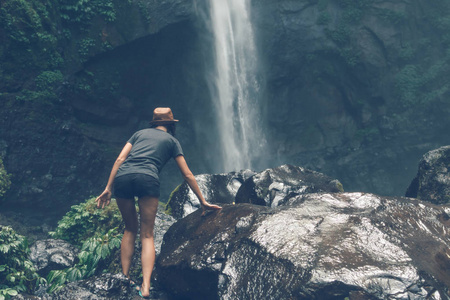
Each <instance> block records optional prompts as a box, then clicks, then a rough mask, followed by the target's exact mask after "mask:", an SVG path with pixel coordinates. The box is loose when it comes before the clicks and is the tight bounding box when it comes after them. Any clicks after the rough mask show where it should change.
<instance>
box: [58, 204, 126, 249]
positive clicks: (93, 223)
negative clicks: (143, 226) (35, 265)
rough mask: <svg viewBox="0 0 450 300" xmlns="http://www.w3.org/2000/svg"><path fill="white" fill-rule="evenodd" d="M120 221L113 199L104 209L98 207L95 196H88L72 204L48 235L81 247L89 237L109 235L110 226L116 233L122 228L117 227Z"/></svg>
mask: <svg viewBox="0 0 450 300" xmlns="http://www.w3.org/2000/svg"><path fill="white" fill-rule="evenodd" d="M121 222H122V217H121V215H120V212H119V209H118V207H117V204H116V202H115V201H112V202H111V204H110V205H108V206H107V207H105V208H104V209H98V208H97V203H96V202H95V198H90V199H88V200H86V201H85V202H83V203H80V204H78V205H73V206H72V207H71V209H70V211H69V212H68V213H67V214H66V215H65V216H64V217H63V218H62V219H61V220H60V221H59V222H58V227H57V228H56V230H55V231H54V232H50V235H51V236H52V237H53V238H58V239H63V240H65V241H68V242H69V243H71V244H73V245H75V246H78V247H81V246H82V244H83V242H84V241H85V240H87V239H88V238H90V237H93V236H103V235H106V234H107V233H109V234H110V235H111V234H112V233H111V232H110V230H111V228H116V232H117V233H118V232H122V230H121V229H122V228H119V227H120V224H121Z"/></svg>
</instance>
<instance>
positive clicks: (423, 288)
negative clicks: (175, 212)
mask: <svg viewBox="0 0 450 300" xmlns="http://www.w3.org/2000/svg"><path fill="white" fill-rule="evenodd" d="M285 205H287V206H280V207H277V208H273V209H271V208H268V207H265V206H257V205H252V204H237V205H227V206H225V207H224V208H223V209H222V210H221V211H220V212H216V213H214V214H209V215H208V216H206V217H203V218H202V217H201V216H200V212H195V213H193V214H190V215H189V216H187V217H185V218H183V219H182V220H179V221H178V222H177V223H175V224H174V225H173V226H172V227H171V228H170V229H169V231H168V232H167V233H166V235H165V238H164V244H163V247H162V250H161V254H160V256H159V258H158V260H157V273H158V275H157V276H158V282H159V284H161V285H162V286H163V287H164V288H165V289H166V290H167V291H170V292H171V294H172V295H171V296H172V298H171V299H344V298H346V299H449V294H448V292H449V287H450V251H449V245H450V234H449V232H450V231H449V228H450V217H449V214H450V206H448V205H446V206H436V205H433V204H431V203H427V202H421V201H419V200H412V199H408V198H401V197H396V198H394V197H381V196H376V195H373V194H364V193H334V194H330V193H323V194H305V195H298V196H295V197H293V198H291V199H289V201H286V202H285Z"/></svg>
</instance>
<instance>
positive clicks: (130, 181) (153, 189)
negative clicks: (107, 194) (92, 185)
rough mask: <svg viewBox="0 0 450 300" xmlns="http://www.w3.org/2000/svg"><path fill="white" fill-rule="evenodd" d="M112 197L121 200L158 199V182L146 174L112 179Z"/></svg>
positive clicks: (127, 175)
mask: <svg viewBox="0 0 450 300" xmlns="http://www.w3.org/2000/svg"><path fill="white" fill-rule="evenodd" d="M114 196H115V197H116V198H122V199H134V197H145V196H150V197H159V181H158V180H157V179H156V178H154V177H153V176H150V175H147V174H126V175H122V176H119V177H117V178H115V179H114Z"/></svg>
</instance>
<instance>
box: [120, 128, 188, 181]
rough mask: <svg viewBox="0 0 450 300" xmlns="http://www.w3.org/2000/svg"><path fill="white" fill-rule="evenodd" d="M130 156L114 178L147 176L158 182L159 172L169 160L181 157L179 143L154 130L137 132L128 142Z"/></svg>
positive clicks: (181, 151) (148, 129)
mask: <svg viewBox="0 0 450 300" xmlns="http://www.w3.org/2000/svg"><path fill="white" fill-rule="evenodd" d="M128 143H130V144H132V145H133V147H132V148H131V151H130V154H129V155H128V157H127V158H126V160H125V161H124V162H123V164H122V165H121V166H120V168H119V170H118V171H117V174H116V177H119V176H122V175H126V174H136V173H138V174H147V175H150V176H152V177H154V178H156V179H157V180H159V176H158V175H159V172H161V169H162V168H163V167H164V165H165V164H166V163H167V161H168V160H169V159H171V158H175V157H177V156H178V155H183V150H182V149H181V146H180V143H179V142H178V140H177V139H176V138H174V137H173V136H172V135H170V134H169V133H167V132H164V131H162V130H159V129H155V128H147V129H143V130H139V131H138V132H136V133H135V134H133V136H132V137H131V138H130V139H129V140H128Z"/></svg>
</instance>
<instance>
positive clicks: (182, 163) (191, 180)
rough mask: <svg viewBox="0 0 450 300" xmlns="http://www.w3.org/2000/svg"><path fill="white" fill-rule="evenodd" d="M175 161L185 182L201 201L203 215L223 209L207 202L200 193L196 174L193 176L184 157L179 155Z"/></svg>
mask: <svg viewBox="0 0 450 300" xmlns="http://www.w3.org/2000/svg"><path fill="white" fill-rule="evenodd" d="M175 161H176V162H177V165H178V168H179V169H180V172H181V174H182V175H183V178H184V180H186V182H187V184H188V185H189V187H190V188H191V189H192V191H193V192H194V194H195V195H196V196H197V198H198V200H199V201H200V204H201V205H202V209H203V213H202V215H204V214H205V212H206V211H207V210H220V209H222V207H220V206H218V205H214V204H210V203H208V202H206V200H205V198H204V197H203V194H202V192H201V191H200V188H199V187H198V184H197V180H195V177H194V174H192V172H191V170H190V169H189V167H188V165H187V163H186V160H185V159H184V156H183V155H178V156H177V157H175Z"/></svg>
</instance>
